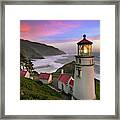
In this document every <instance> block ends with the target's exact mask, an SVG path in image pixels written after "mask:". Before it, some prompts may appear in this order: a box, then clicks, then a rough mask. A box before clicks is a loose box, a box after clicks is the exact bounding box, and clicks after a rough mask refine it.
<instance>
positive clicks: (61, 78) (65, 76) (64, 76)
mask: <svg viewBox="0 0 120 120" xmlns="http://www.w3.org/2000/svg"><path fill="white" fill-rule="evenodd" d="M70 78H71V76H70V75H68V74H65V73H64V74H61V75H60V76H59V78H58V80H59V81H61V82H63V83H64V84H66V83H67V82H68V81H69V79H70Z"/></svg>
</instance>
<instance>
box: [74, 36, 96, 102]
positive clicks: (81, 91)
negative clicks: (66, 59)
mask: <svg viewBox="0 0 120 120" xmlns="http://www.w3.org/2000/svg"><path fill="white" fill-rule="evenodd" d="M92 44H93V42H91V41H89V40H87V39H86V35H85V34H84V35H83V39H82V40H81V41H79V42H78V43H77V55H76V56H75V72H74V86H73V99H78V100H93V99H96V95H95V82H94V56H93V52H92Z"/></svg>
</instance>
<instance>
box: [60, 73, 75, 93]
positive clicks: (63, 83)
mask: <svg viewBox="0 0 120 120" xmlns="http://www.w3.org/2000/svg"><path fill="white" fill-rule="evenodd" d="M73 83H74V82H73V78H72V76H70V75H69V74H66V73H63V71H62V73H61V74H60V76H59V78H58V89H60V90H61V91H64V92H65V93H66V94H68V93H69V94H72V92H73Z"/></svg>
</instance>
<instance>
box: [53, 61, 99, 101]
mask: <svg viewBox="0 0 120 120" xmlns="http://www.w3.org/2000/svg"><path fill="white" fill-rule="evenodd" d="M74 68H75V62H74V61H72V62H70V63H68V64H66V65H64V66H63V67H61V68H59V69H58V70H57V71H56V72H54V73H53V83H52V85H53V86H54V87H55V88H57V87H58V86H57V79H58V77H59V75H60V73H61V70H62V69H63V70H64V73H68V74H70V75H71V76H72V77H73V78H74ZM94 80H95V92H96V99H97V100H99V99H100V81H99V80H97V79H94Z"/></svg>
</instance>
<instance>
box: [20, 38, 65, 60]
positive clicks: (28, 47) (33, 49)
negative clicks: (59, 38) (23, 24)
mask: <svg viewBox="0 0 120 120" xmlns="http://www.w3.org/2000/svg"><path fill="white" fill-rule="evenodd" d="M20 52H21V53H22V54H24V55H25V56H27V57H28V58H29V59H42V58H44V57H43V56H49V55H61V54H65V53H64V52H63V51H61V50H59V49H58V48H55V47H53V46H48V45H45V44H41V43H37V42H30V41H28V40H23V39H20Z"/></svg>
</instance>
